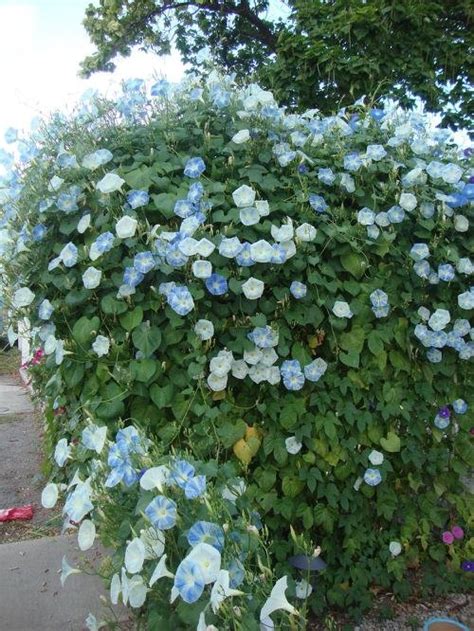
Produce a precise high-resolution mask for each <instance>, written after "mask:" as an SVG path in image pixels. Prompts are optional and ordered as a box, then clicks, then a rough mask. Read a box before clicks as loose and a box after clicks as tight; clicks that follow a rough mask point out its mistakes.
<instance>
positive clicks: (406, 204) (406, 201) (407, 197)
mask: <svg viewBox="0 0 474 631" xmlns="http://www.w3.org/2000/svg"><path fill="white" fill-rule="evenodd" d="M398 203H399V205H400V206H401V207H402V208H403V209H404V210H406V211H407V212H411V211H412V210H415V208H416V206H417V204H418V200H417V199H416V197H415V196H414V195H413V193H401V195H400V198H399V200H398Z"/></svg>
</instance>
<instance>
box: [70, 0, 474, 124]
mask: <svg viewBox="0 0 474 631" xmlns="http://www.w3.org/2000/svg"><path fill="white" fill-rule="evenodd" d="M284 6H285V7H286V8H287V9H288V11H287V12H286V15H285V18H282V17H281V11H279V10H278V9H279V8H281V7H284ZM278 15H280V17H278ZM473 21H474V6H473V5H472V3H471V1H470V0H421V1H420V0H404V1H403V2H395V1H394V0H365V1H364V0H285V1H284V0H190V1H186V0H99V4H98V6H94V5H89V7H88V8H87V10H86V16H85V19H84V26H85V28H86V30H87V32H88V34H89V36H90V38H91V40H92V42H93V44H94V45H95V46H96V48H97V50H96V52H95V53H94V54H93V55H92V56H90V57H87V58H86V59H85V60H84V61H83V62H82V70H81V72H82V75H83V76H89V75H91V74H92V73H94V72H96V71H98V70H106V71H112V70H114V68H115V65H114V59H115V58H116V56H117V55H124V56H127V55H129V54H130V52H131V49H132V48H133V47H134V46H139V47H141V48H143V49H152V50H155V51H156V52H157V53H159V54H166V53H169V52H170V50H171V46H172V44H174V45H175V46H176V47H177V49H178V50H179V52H180V54H181V56H182V58H183V61H184V62H188V63H190V64H192V65H193V67H194V68H199V66H200V65H201V61H200V55H199V51H200V50H201V49H202V48H203V47H208V49H209V51H210V56H211V58H212V60H213V61H215V62H217V63H219V64H220V65H222V66H224V67H225V68H227V69H228V70H229V71H232V72H236V73H237V76H238V77H243V76H245V77H247V78H248V77H249V75H252V74H253V73H255V75H256V77H257V78H258V80H259V81H260V83H262V84H263V85H264V86H266V87H268V88H269V89H272V90H273V91H274V93H275V95H276V96H277V98H278V99H279V100H280V101H281V102H283V103H285V104H287V105H290V106H292V107H295V108H308V107H310V108H313V107H317V108H319V109H321V110H322V111H323V112H330V111H333V110H334V109H335V108H337V107H339V106H344V105H348V104H350V103H353V102H354V100H355V99H357V98H359V97H361V96H362V95H364V94H367V95H373V94H374V93H377V95H380V94H384V95H390V96H393V97H395V98H398V99H400V101H401V103H402V104H403V105H405V106H410V105H412V104H413V103H414V100H415V98H416V97H420V98H421V99H422V100H423V101H424V102H425V104H426V107H427V109H428V110H429V111H438V112H442V113H443V123H444V124H447V125H450V126H452V127H454V128H459V127H463V128H467V129H468V128H469V127H470V126H472V121H473V115H474V106H473V99H472V82H473V81H472V80H473V76H474V72H473V66H474V64H473V61H472V60H473V59H474V50H473V49H474V35H473V33H474V28H473Z"/></svg>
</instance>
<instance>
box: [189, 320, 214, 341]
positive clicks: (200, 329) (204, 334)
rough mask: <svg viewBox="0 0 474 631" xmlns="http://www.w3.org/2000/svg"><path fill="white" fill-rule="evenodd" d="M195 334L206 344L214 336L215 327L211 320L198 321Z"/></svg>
mask: <svg viewBox="0 0 474 631" xmlns="http://www.w3.org/2000/svg"><path fill="white" fill-rule="evenodd" d="M194 332H195V333H196V335H197V336H198V337H199V339H200V340H202V341H203V342H205V341H207V340H210V339H211V338H212V336H213V335H214V325H213V324H212V322H211V321H210V320H198V321H197V322H196V324H195V325H194Z"/></svg>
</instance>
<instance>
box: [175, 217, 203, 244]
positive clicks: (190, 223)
mask: <svg viewBox="0 0 474 631" xmlns="http://www.w3.org/2000/svg"><path fill="white" fill-rule="evenodd" d="M203 223H204V219H203V218H202V216H201V213H196V214H195V215H191V217H186V219H183V221H182V222H181V225H180V227H179V231H180V233H181V234H183V235H185V236H188V237H192V236H193V234H194V233H195V232H196V231H197V229H198V228H199V226H201V225H202V224H203ZM201 240H203V239H201Z"/></svg>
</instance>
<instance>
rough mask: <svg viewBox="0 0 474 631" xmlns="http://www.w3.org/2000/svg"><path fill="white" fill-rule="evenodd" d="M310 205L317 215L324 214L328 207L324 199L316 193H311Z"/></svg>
mask: <svg viewBox="0 0 474 631" xmlns="http://www.w3.org/2000/svg"><path fill="white" fill-rule="evenodd" d="M308 201H309V204H310V206H311V208H312V209H313V210H315V211H316V212H317V213H324V212H325V211H326V210H327V208H328V205H327V204H326V202H325V201H324V198H323V197H321V195H316V194H315V193H310V194H309V197H308Z"/></svg>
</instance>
